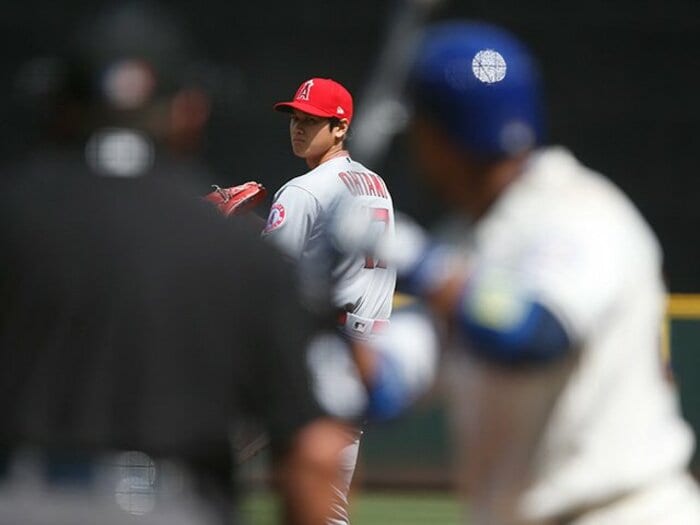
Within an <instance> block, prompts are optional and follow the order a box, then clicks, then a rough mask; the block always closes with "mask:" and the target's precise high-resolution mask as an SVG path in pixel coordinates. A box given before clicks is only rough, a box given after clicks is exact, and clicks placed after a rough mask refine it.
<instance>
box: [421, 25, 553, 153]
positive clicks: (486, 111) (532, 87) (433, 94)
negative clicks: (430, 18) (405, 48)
mask: <svg viewBox="0 0 700 525" xmlns="http://www.w3.org/2000/svg"><path fill="white" fill-rule="evenodd" d="M410 81H411V92H412V97H413V102H414V103H415V106H416V109H417V110H418V111H419V112H421V113H424V114H427V115H428V116H430V117H432V118H433V120H434V121H436V123H437V124H438V125H440V126H441V127H442V128H444V129H445V131H446V132H447V133H448V135H449V136H450V137H452V138H453V139H454V140H455V142H456V143H457V144H458V145H460V146H462V147H464V148H465V149H467V150H469V151H470V152H473V153H475V154H478V155H480V156H486V157H508V156H511V155H515V154H518V153H521V152H523V151H526V150H527V149H529V148H531V147H533V146H535V145H537V144H538V143H540V142H541V141H542V140H543V122H542V120H543V115H542V113H543V110H542V108H541V101H540V74H539V70H538V67H537V64H536V63H535V61H534V59H533V58H532V57H531V55H530V53H529V51H528V50H527V49H526V48H525V46H524V45H523V44H522V43H521V42H519V41H518V40H517V39H516V38H515V37H514V36H513V35H511V34H509V33H508V32H506V31H505V30H503V29H500V28H497V27H494V26H491V25H488V24H484V23H477V22H443V23H438V24H436V25H433V26H430V27H428V28H427V30H426V32H425V35H424V37H423V41H422V43H421V45H420V46H419V48H418V56H417V58H416V61H415V63H414V65H413V69H412V72H411V79H410Z"/></svg>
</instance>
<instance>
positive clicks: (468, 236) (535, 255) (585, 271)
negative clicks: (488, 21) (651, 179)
mask: <svg viewBox="0 0 700 525" xmlns="http://www.w3.org/2000/svg"><path fill="white" fill-rule="evenodd" d="M411 92H412V97H413V101H414V103H415V110H416V117H415V120H414V122H413V129H412V136H413V139H414V150H415V151H416V154H417V157H418V160H419V163H420V167H421V169H422V171H423V173H424V174H425V175H426V176H427V177H428V179H429V180H430V182H432V183H433V185H434V187H435V189H436V190H437V191H438V192H439V193H440V194H441V195H442V197H443V198H444V202H445V203H447V204H448V205H449V206H450V207H451V208H452V210H453V212H454V216H453V220H451V221H450V222H449V225H448V226H447V227H446V228H445V231H444V232H443V236H442V237H441V238H440V240H434V241H428V240H427V239H426V238H422V237H421V233H420V231H418V229H417V228H415V227H413V228H408V229H406V228H402V227H401V224H400V223H399V221H397V239H399V241H398V243H397V244H398V246H399V248H397V247H396V246H395V247H394V248H393V260H394V262H395V264H397V265H398V266H399V277H400V279H399V283H400V284H399V286H400V287H401V286H403V287H404V289H407V290H409V291H412V292H413V293H414V294H416V295H418V296H421V297H423V298H424V299H425V302H426V303H427V304H428V305H429V306H430V308H431V309H432V310H433V313H434V314H435V315H437V316H438V317H439V318H441V319H442V320H443V321H444V324H445V325H447V331H448V332H449V339H450V341H451V344H450V346H451V347H453V350H455V351H454V352H451V355H450V356H449V359H450V367H449V371H448V375H449V379H450V393H451V395H450V400H451V403H452V405H453V409H454V410H453V411H452V413H453V416H454V419H453V423H454V426H455V430H456V432H457V435H458V438H456V440H455V442H456V443H458V444H459V452H460V453H462V458H461V460H460V476H461V482H462V483H463V489H464V491H465V492H464V494H465V496H466V498H467V502H468V508H469V514H470V515H469V518H468V519H467V520H466V522H468V523H469V524H470V525H485V524H488V525H514V524H517V525H524V524H528V525H530V524H557V525H558V524H576V525H584V524H585V525H594V524H595V525H639V524H641V523H644V524H645V525H665V524H674V525H694V524H697V523H700V497H699V495H698V489H697V486H696V484H695V482H694V481H693V480H692V478H691V477H690V475H689V474H688V473H687V471H686V468H687V464H688V462H689V459H690V456H691V452H692V449H693V437H692V434H691V431H690V429H689V427H688V425H686V423H685V422H684V421H683V420H682V419H681V416H680V414H679V409H678V403H677V398H676V392H675V391H674V389H673V387H672V385H671V384H669V383H668V382H667V381H666V379H665V376H664V363H662V359H661V355H660V342H661V337H662V335H661V333H662V319H663V316H664V308H665V290H664V285H663V283H662V279H661V251H660V247H659V245H658V242H657V240H656V239H655V237H654V235H653V233H652V231H651V229H650V228H649V226H648V225H647V224H646V223H645V222H644V220H643V218H642V217H641V216H640V214H639V213H638V211H637V210H636V209H635V208H634V206H633V205H632V203H631V202H630V201H629V200H628V198H627V197H626V196H625V195H623V194H622V192H621V191H620V190H619V189H618V188H616V187H615V186H614V185H613V184H611V182H610V181H608V180H607V179H605V178H604V177H603V176H601V175H600V174H598V173H596V172H594V171H592V170H590V169H588V168H586V167H584V166H582V165H581V164H580V163H579V162H578V161H577V160H576V159H575V158H574V156H573V155H572V154H571V153H570V152H569V151H568V150H566V149H564V148H562V147H544V146H542V144H543V132H542V123H541V120H542V117H543V114H542V109H541V107H540V101H539V96H540V86H539V77H538V72H537V68H536V65H535V63H534V61H533V59H532V58H531V57H530V55H529V53H528V51H527V50H526V49H525V48H524V47H523V45H522V44H521V43H520V42H518V41H517V40H516V39H514V37H512V36H511V35H509V34H508V33H506V32H505V31H502V30H500V29H498V28H495V27H492V26H488V25H483V24H477V23H460V22H453V23H443V24H439V25H436V26H434V27H432V28H430V29H429V30H428V31H427V33H426V35H425V37H424V40H423V42H422V44H421V46H420V50H419V54H418V57H417V59H416V62H415V65H414V68H413V70H412V75H411ZM400 239H404V240H405V242H403V243H402V242H401V241H400ZM389 251H391V250H389ZM390 262H391V261H390ZM404 339H405V338H404ZM390 341H391V330H389V334H387V339H386V341H385V344H387V342H390ZM396 344H401V341H400V340H398V341H397V343H396ZM404 344H405V343H404Z"/></svg>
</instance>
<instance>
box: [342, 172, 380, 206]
mask: <svg viewBox="0 0 700 525" xmlns="http://www.w3.org/2000/svg"><path fill="white" fill-rule="evenodd" d="M338 177H340V180H342V181H343V183H344V184H345V186H347V188H348V190H350V193H352V194H353V195H354V196H358V195H372V196H377V197H383V198H385V199H387V198H388V197H389V192H388V191H387V189H386V185H385V184H384V181H383V180H382V179H381V178H380V177H379V176H377V175H375V174H374V173H365V172H364V171H341V172H340V173H338Z"/></svg>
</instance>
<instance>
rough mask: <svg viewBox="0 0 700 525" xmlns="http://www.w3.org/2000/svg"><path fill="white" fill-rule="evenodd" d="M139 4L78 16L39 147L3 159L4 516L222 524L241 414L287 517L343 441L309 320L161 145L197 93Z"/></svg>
mask: <svg viewBox="0 0 700 525" xmlns="http://www.w3.org/2000/svg"><path fill="white" fill-rule="evenodd" d="M153 13H154V12H153V11H150V12H149V11H148V10H142V9H140V8H138V9H137V8H134V7H129V6H127V7H124V8H121V9H120V10H118V11H116V12H114V13H111V14H110V16H106V17H103V18H101V19H99V20H98V21H97V22H95V23H93V25H91V26H90V27H91V30H90V31H87V32H86V34H88V36H89V38H93V37H92V36H91V35H98V36H99V38H93V39H92V40H91V41H90V45H89V46H88V47H83V50H84V51H85V52H86V53H87V54H83V55H73V56H71V57H69V60H66V61H62V62H61V63H60V64H54V66H57V68H56V69H55V71H57V72H58V73H57V75H58V77H57V78H54V79H53V82H54V84H55V85H54V89H53V91H52V92H51V94H50V95H51V103H50V104H47V106H46V109H47V113H46V114H45V115H42V120H43V122H44V123H45V124H46V125H45V126H44V127H43V128H42V130H43V134H42V136H41V145H40V146H37V147H36V148H34V149H33V150H31V151H30V155H29V158H28V159H27V160H26V161H24V162H22V163H20V164H18V165H16V166H12V167H10V168H7V169H5V170H3V171H4V173H3V174H2V182H1V184H2V187H1V188H0V414H1V416H0V523H2V524H5V523H7V524H9V523H23V524H40V523H55V524H71V525H76V524H92V523H99V524H113V523H144V524H145V523H148V524H151V523H152V524H159V523H168V524H180V523H182V524H210V523H224V522H225V523H236V522H237V519H236V512H235V505H232V502H235V499H234V498H233V496H234V493H235V487H234V477H233V475H232V465H233V460H232V457H231V449H230V445H229V436H230V435H231V432H232V431H235V429H236V423H237V421H239V420H240V418H241V417H242V416H244V415H245V416H246V417H252V418H254V419H256V420H258V421H259V422H260V424H262V425H263V426H264V427H265V428H266V430H267V431H268V433H269V435H270V437H271V444H272V450H273V458H274V461H275V466H276V472H277V473H278V475H279V477H278V484H277V487H278V489H279V490H280V492H281V494H282V496H283V501H284V509H285V519H286V522H288V523H302V524H306V523H308V524H314V523H322V522H323V518H324V517H325V516H326V515H327V513H328V506H329V502H330V499H331V494H330V488H329V487H330V485H331V484H330V481H331V479H332V477H333V475H334V474H335V472H336V469H337V464H336V458H337V454H336V453H337V451H338V450H339V448H340V447H341V446H342V445H343V441H342V433H341V432H340V431H339V429H338V428H337V426H336V424H335V423H334V422H332V421H330V420H327V419H325V418H324V417H323V414H322V413H321V412H320V410H319V408H318V407H317V405H316V402H315V400H314V399H313V397H312V395H311V393H310V389H309V385H308V377H307V370H306V369H305V364H304V363H305V362H306V360H305V359H304V358H303V355H301V354H302V352H303V349H304V347H305V345H306V342H307V339H308V338H309V334H311V333H312V332H313V331H314V330H317V329H318V326H317V324H318V323H317V321H316V320H314V319H312V318H311V316H310V315H309V314H307V313H305V312H304V310H303V309H302V308H301V307H300V306H299V304H298V302H297V299H296V294H295V291H294V284H293V283H292V282H291V281H290V279H291V278H290V277H288V276H289V275H291V274H292V272H290V271H288V269H287V268H285V267H284V266H283V264H284V263H283V262H281V261H280V258H279V257H278V256H277V253H276V252H274V251H272V249H271V248H269V247H267V246H262V245H261V241H259V239H258V236H257V234H255V233H250V232H248V231H246V229H245V228H244V227H243V226H242V225H240V224H236V223H235V222H232V221H228V222H226V221H224V220H223V219H221V218H220V217H219V216H218V214H216V213H215V211H214V210H213V209H212V208H211V207H210V206H209V205H205V203H202V202H201V201H200V199H199V198H198V197H197V193H196V192H195V191H194V190H192V188H190V187H188V184H189V182H188V181H191V180H192V178H194V177H195V175H196V174H195V173H193V170H192V169H191V168H190V167H189V165H188V164H185V163H183V162H178V161H177V158H176V155H175V153H183V152H186V151H187V150H188V149H189V146H190V145H192V144H193V141H196V140H197V134H198V133H199V131H200V130H201V128H202V126H203V124H204V122H205V120H206V116H207V112H208V103H207V100H206V97H205V95H204V93H203V92H201V91H198V90H196V89H193V88H191V87H189V86H187V85H186V84H185V83H183V82H181V81H178V79H177V75H176V73H177V72H178V70H177V69H175V68H174V64H173V63H171V60H172V59H173V58H174V57H177V56H178V53H179V51H180V49H179V47H178V46H179V45H180V44H181V41H180V40H179V37H178V35H177V33H175V32H172V31H171V27H170V26H169V25H168V21H167V19H166V18H165V17H164V16H163V11H162V9H161V10H160V11H159V12H158V16H154V14H153ZM167 152H169V153H168V154H166V153H167ZM271 327H272V329H271Z"/></svg>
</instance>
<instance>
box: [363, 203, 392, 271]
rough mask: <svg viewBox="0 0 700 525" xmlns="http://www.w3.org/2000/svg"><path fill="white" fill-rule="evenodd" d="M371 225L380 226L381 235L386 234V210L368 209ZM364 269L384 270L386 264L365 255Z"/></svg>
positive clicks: (387, 213)
mask: <svg viewBox="0 0 700 525" xmlns="http://www.w3.org/2000/svg"><path fill="white" fill-rule="evenodd" d="M369 212H370V214H371V218H372V223H379V224H381V228H382V234H384V233H385V232H386V229H387V226H388V225H389V210H387V209H386V208H369ZM365 268H369V269H371V270H373V269H374V268H386V262H385V261H382V260H380V259H375V258H374V257H372V256H370V255H367V256H365Z"/></svg>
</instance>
